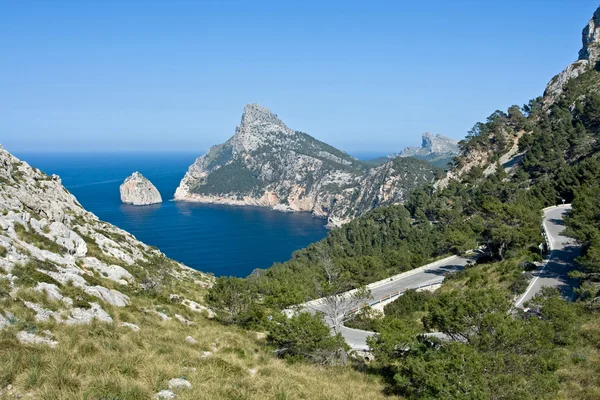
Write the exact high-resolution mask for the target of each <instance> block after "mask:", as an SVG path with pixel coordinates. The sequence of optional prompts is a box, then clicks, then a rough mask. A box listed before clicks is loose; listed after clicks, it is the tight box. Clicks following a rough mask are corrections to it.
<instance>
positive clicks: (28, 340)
mask: <svg viewBox="0 0 600 400" xmlns="http://www.w3.org/2000/svg"><path fill="white" fill-rule="evenodd" d="M17 340H18V341H19V342H21V343H23V344H43V345H46V346H50V347H56V345H57V344H58V342H56V341H54V340H51V339H49V338H47V337H43V336H37V335H34V334H33V333H29V332H25V331H20V332H19V333H17Z"/></svg>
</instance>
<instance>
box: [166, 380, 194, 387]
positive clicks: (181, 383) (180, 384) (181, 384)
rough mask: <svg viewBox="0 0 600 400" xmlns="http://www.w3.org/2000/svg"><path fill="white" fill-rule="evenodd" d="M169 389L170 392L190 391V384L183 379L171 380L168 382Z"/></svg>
mask: <svg viewBox="0 0 600 400" xmlns="http://www.w3.org/2000/svg"><path fill="white" fill-rule="evenodd" d="M168 385H169V389H171V390H181V389H191V388H192V384H191V383H190V382H189V381H188V380H187V379H183V378H173V379H171V380H170V381H169V384H168Z"/></svg>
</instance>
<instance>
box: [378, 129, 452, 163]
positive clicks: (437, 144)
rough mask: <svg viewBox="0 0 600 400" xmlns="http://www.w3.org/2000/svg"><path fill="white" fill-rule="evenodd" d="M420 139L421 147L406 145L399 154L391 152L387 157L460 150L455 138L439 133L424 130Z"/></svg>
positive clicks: (449, 152)
mask: <svg viewBox="0 0 600 400" xmlns="http://www.w3.org/2000/svg"><path fill="white" fill-rule="evenodd" d="M421 141H422V142H421V147H407V148H406V149H404V150H402V151H401V152H400V153H399V154H391V155H390V156H389V157H390V158H394V157H415V156H421V157H424V156H429V155H431V154H458V153H459V151H460V149H459V148H458V142H457V141H456V140H454V139H450V138H449V137H446V136H442V135H439V134H438V135H434V134H432V133H429V132H425V133H424V134H423V135H422V136H421Z"/></svg>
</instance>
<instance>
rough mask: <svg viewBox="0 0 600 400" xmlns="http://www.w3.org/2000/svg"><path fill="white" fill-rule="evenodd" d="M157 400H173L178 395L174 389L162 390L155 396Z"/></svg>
mask: <svg viewBox="0 0 600 400" xmlns="http://www.w3.org/2000/svg"><path fill="white" fill-rule="evenodd" d="M153 398H154V399H156V400H173V399H175V398H177V395H176V394H175V393H173V391H172V390H161V391H160V392H158V393H156V394H155V395H154V396H153Z"/></svg>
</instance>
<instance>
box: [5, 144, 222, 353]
mask: <svg viewBox="0 0 600 400" xmlns="http://www.w3.org/2000/svg"><path fill="white" fill-rule="evenodd" d="M0 165H1V166H2V167H1V168H0V281H2V282H5V281H7V282H8V284H9V287H10V297H12V299H13V301H15V302H21V303H22V306H23V309H28V310H30V311H31V312H33V313H34V314H35V316H34V320H35V321H37V322H44V321H56V322H58V323H61V324H65V325H78V324H89V323H91V322H92V321H93V320H96V321H99V322H104V323H113V318H112V317H111V316H110V314H109V313H108V312H107V311H106V309H108V308H110V307H125V306H127V305H130V304H131V299H130V295H127V294H125V293H123V292H127V293H129V294H131V293H136V294H138V293H141V292H144V291H145V290H147V288H148V287H156V286H157V285H158V282H160V279H161V276H163V275H165V274H167V275H169V276H172V277H175V278H177V279H183V278H184V277H188V279H190V280H191V281H192V282H196V281H198V282H202V287H206V285H210V282H211V280H210V279H208V278H207V277H206V276H205V275H204V274H202V273H200V272H196V271H193V270H191V269H189V268H187V267H185V266H183V265H181V264H178V263H176V262H174V261H171V260H168V259H166V258H165V257H164V255H163V254H162V253H160V251H158V250H156V249H154V248H151V247H149V246H146V245H145V244H143V243H141V242H139V241H138V240H136V239H135V238H134V237H133V236H132V235H131V234H129V233H127V232H125V231H123V230H121V229H119V228H117V227H115V226H112V225H110V224H107V223H105V222H102V221H100V220H99V219H98V218H97V217H96V216H95V215H94V214H92V213H89V212H87V211H86V210H84V209H83V207H82V206H81V205H80V204H79V202H78V201H77V200H76V199H75V197H74V196H73V195H72V194H70V193H69V191H68V190H67V189H65V188H64V187H63V186H62V183H61V180H60V178H59V177H57V176H54V175H53V176H48V175H46V174H44V173H43V172H41V171H40V170H38V169H36V168H32V167H30V166H29V165H28V164H27V163H25V162H22V161H20V160H18V159H17V158H15V157H14V156H12V155H11V154H10V153H8V152H7V151H6V150H4V149H0ZM151 260H155V261H156V260H159V263H160V264H161V265H163V267H161V269H156V267H154V266H153V268H154V269H153V270H152V271H147V270H145V269H144V268H143V267H142V266H143V265H148V264H149V263H150V261H151ZM198 287H201V286H200V285H199V286H198ZM23 293H24V294H25V295H24V297H23V298H22V297H21V295H22V294H23ZM28 293H29V295H28ZM31 293H37V295H35V296H34V297H35V298H40V294H42V296H41V297H43V298H44V299H45V300H44V301H45V302H47V303H48V304H39V303H37V302H33V301H31V300H30V298H31ZM1 296H2V293H0V297H1ZM194 304H195V305H196V308H197V309H198V310H201V309H202V310H203V311H204V312H205V314H210V313H212V310H209V309H207V308H206V307H204V306H202V305H200V304H199V303H196V302H194ZM48 305H49V306H48ZM4 315H5V316H8V314H7V313H4ZM5 316H3V315H2V314H0V329H3V327H5V326H7V325H10V324H12V323H13V322H11V321H16V320H18V318H19V317H18V316H12V317H11V318H8V317H5ZM18 339H19V340H20V341H21V342H22V343H34V344H35V343H46V344H50V342H47V341H46V342H45V341H44V340H42V339H40V338H38V337H36V336H32V335H25V334H20V336H19V337H18Z"/></svg>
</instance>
